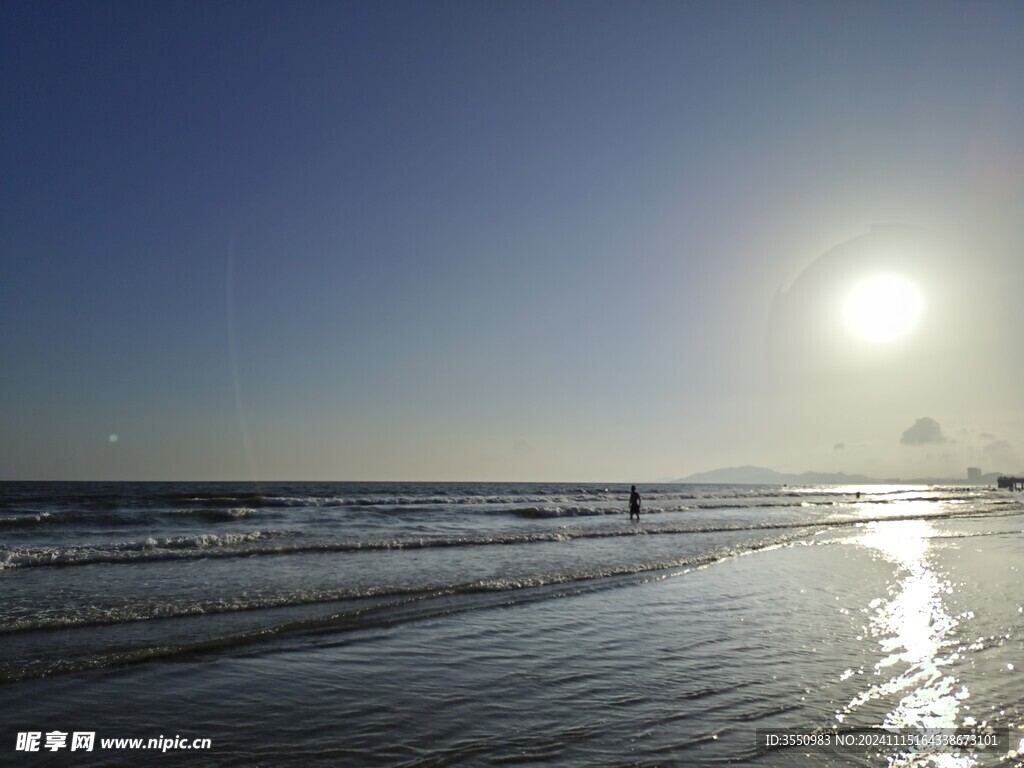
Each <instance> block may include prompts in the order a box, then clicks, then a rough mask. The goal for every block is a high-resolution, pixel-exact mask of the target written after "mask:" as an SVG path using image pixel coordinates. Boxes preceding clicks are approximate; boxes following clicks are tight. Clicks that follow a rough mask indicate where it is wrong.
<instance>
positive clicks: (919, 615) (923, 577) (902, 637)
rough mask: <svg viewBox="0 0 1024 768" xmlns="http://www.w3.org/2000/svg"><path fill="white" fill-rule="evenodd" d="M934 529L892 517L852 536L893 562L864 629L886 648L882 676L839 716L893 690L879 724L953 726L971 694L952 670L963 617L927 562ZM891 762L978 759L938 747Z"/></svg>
mask: <svg viewBox="0 0 1024 768" xmlns="http://www.w3.org/2000/svg"><path fill="white" fill-rule="evenodd" d="M933 533H934V529H933V528H932V525H931V523H929V522H928V521H927V520H922V519H915V520H893V521H883V522H873V523H870V524H868V525H867V526H865V532H864V533H863V534H862V535H861V536H859V537H858V538H857V539H856V543H857V544H859V545H861V546H864V547H867V548H869V549H871V550H872V551H874V552H875V553H877V555H878V556H880V557H882V558H884V559H885V560H888V561H889V562H891V563H893V564H894V565H895V566H896V571H895V574H896V579H895V581H894V583H893V584H892V585H891V586H890V588H889V590H888V595H887V596H886V597H880V598H876V599H875V600H873V601H871V603H870V604H869V606H868V607H869V609H870V612H869V616H870V621H869V626H868V631H869V632H870V634H871V635H872V636H874V637H875V638H877V641H878V644H879V647H880V649H881V650H882V652H883V654H885V655H884V656H883V657H882V659H881V660H880V661H878V662H877V663H876V664H875V668H874V674H875V675H876V676H879V677H882V678H883V679H884V680H885V681H884V682H881V683H878V684H876V685H873V686H871V687H870V688H869V689H868V690H866V691H863V692H862V693H860V694H858V695H857V696H856V697H854V698H853V699H852V700H851V701H850V703H849V704H848V705H847V706H846V707H845V708H844V709H843V710H841V711H840V712H837V713H836V719H837V720H839V721H840V722H843V721H845V720H847V718H848V717H849V716H850V715H851V714H852V713H853V712H855V711H856V710H858V709H860V708H861V707H862V706H863V705H865V704H868V703H869V702H872V701H876V702H877V701H883V700H893V699H895V698H896V697H897V696H898V697H900V698H899V701H898V703H896V704H895V706H893V707H892V709H890V711H889V712H888V713H887V714H886V715H885V717H884V720H883V722H882V723H880V724H879V725H881V726H882V727H884V728H901V729H917V730H922V731H928V730H935V729H952V728H955V727H956V726H957V718H958V716H959V714H960V709H961V706H962V704H963V702H964V701H965V700H966V699H967V698H968V697H969V696H970V692H969V691H968V689H967V686H965V685H963V684H961V683H960V682H959V681H958V680H957V678H956V675H955V674H954V671H953V666H954V664H955V662H956V661H957V659H958V658H959V650H958V639H957V636H956V629H957V627H958V625H959V623H960V622H959V619H958V618H957V617H954V616H951V615H950V614H949V613H948V612H947V611H946V608H945V605H944V602H943V597H944V595H946V594H948V593H950V592H952V589H953V587H952V584H951V583H950V582H949V581H946V580H943V579H942V577H941V576H940V575H939V574H937V573H936V572H935V571H934V570H933V569H932V567H931V564H930V562H929V557H928V555H929V552H928V550H929V546H930V541H931V536H932V535H933ZM888 762H889V765H891V766H919V765H935V766H951V767H952V766H957V768H967V767H968V766H974V765H976V764H977V761H976V760H975V759H974V758H973V757H971V756H969V755H963V754H955V753H950V752H943V751H927V752H914V753H906V752H901V753H897V754H894V755H890V756H889V757H888Z"/></svg>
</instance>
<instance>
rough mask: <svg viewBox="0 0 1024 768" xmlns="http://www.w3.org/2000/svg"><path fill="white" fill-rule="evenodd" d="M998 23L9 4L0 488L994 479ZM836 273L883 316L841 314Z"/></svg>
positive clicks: (1006, 83) (1019, 171)
mask: <svg viewBox="0 0 1024 768" xmlns="http://www.w3.org/2000/svg"><path fill="white" fill-rule="evenodd" d="M1022 29H1024V7H1022V6H1020V5H1019V4H1017V3H941V2H929V3H889V2H886V3H869V2H858V3H818V2H806V3H804V2H770V3H748V2H708V3H653V2H651V3H646V2H640V3H624V2H620V3H603V2H586V3H583V2H579V3H577V2H560V3H559V2H554V3H540V2H533V3H511V2H485V3H470V2H465V3H457V2H453V3H449V2H444V3H442V2H425V3H424V2H416V3H400V2H396V3H342V2H329V3H328V2H324V3H312V2H309V3H285V2H276V3H268V2H244V3H243V2H238V3H234V2H204V3H198V2H197V3H188V2H185V3H164V4H155V3H146V4H138V3H127V2H125V3H120V2H97V3H86V2H54V3H35V2H8V3H4V4H3V6H2V8H0V38H2V39H0V87H2V91H0V93H2V98H3V109H2V110H0V136H2V137H3V139H2V141H0V163H2V166H0V167H2V170H3V174H2V177H3V183H2V186H0V195H2V205H0V322H2V328H3V332H2V335H0V359H2V360H3V362H4V364H3V371H2V372H0V477H5V478H32V479H35V478H69V479H94V478H115V479H117V478H122V479H132V478H152V479H162V478H171V479H190V478H195V479H204V478H223V479H292V478H294V479H307V478H308V479H481V480H483V479H495V480H500V479H516V480H581V481H582V480H607V481H613V480H614V481H629V480H631V479H635V481H638V482H642V481H647V480H653V479H656V478H669V477H680V476H684V475H687V474H690V473H692V472H697V471H702V470H707V469H712V468H714V467H717V466H729V465H736V464H747V463H752V464H760V465H764V466H770V467H773V468H776V469H780V470H784V471H802V470H805V469H818V470H830V471H846V472H864V473H867V474H871V475H875V476H882V477H896V476H903V477H910V476H921V475H936V474H946V475H948V474H955V475H961V474H963V473H964V471H965V467H966V466H967V464H978V465H981V466H982V468H983V469H985V470H986V471H1018V470H1020V469H1021V468H1024V462H1022V461H1020V459H1019V457H1018V454H1017V452H1016V451H1017V448H1018V446H1021V445H1024V442H1022V441H1024V413H1022V411H1021V408H1020V400H1019V397H1018V395H1017V393H1018V392H1019V391H1021V390H1020V384H1021V383H1022V381H1021V379H1022V366H1021V364H1020V363H1018V362H1017V361H1016V360H1015V359H1014V357H1015V356H1012V355H1005V354H1004V353H1003V350H1004V349H1005V347H1006V345H1007V344H1014V343H1016V342H1017V341H1018V339H1017V335H1016V334H1017V329H1019V328H1020V327H1024V326H1022V324H1021V323H1020V320H1021V313H1020V311H1019V309H1018V307H1017V303H1018V302H1017V299H1018V295H1017V291H1016V290H1015V289H1014V287H1013V286H1014V285H1015V282H1019V280H1020V278H1021V277H1022V275H1021V262H1022V260H1021V256H1022V255H1024V254H1022V253H1021V245H1022V242H1024V238H1022V235H1024V231H1022V229H1024V227H1022V225H1021V223H1020V222H1024V216H1022V215H1021V214H1022V213H1024V211H1022V202H1024V100H1022V99H1021V98H1020V83H1019V74H1020V72H1022V71H1024V45H1021V30H1022ZM880 224H889V225H893V224H896V225H901V226H902V227H903V228H904V229H902V230H899V229H897V228H889V229H886V228H885V227H879V225H880ZM897 231H898V232H899V233H900V234H899V236H896V235H893V232H897ZM907 232H912V233H914V234H913V235H912V236H911V235H908V234H907ZM908 239H913V240H914V243H912V244H908ZM922 243H923V244H922ZM915 249H916V250H915ZM879 253H884V254H885V255H884V257H881V256H879V255H878V254H879ZM912 253H913V254H916V255H911V254H912ZM840 262H841V264H840ZM829 265H832V266H829ZM837 265H839V266H837ZM862 265H869V266H865V267H864V269H870V270H874V271H881V272H887V271H888V272H891V271H894V270H895V271H900V270H902V271H903V272H904V273H913V274H910V279H912V280H913V281H915V282H916V284H917V285H918V286H919V287H920V290H921V292H922V295H923V299H924V306H925V311H924V312H923V314H922V317H921V318H920V320H919V322H918V323H917V324H916V325H915V327H914V328H912V329H911V330H910V331H909V332H907V333H906V334H903V335H901V337H900V338H898V339H896V340H895V341H890V342H886V343H877V342H874V343H872V342H867V343H866V342H864V341H863V340H859V339H857V338H855V336H856V334H853V333H851V332H850V331H851V330H852V329H850V328H842V327H840V326H838V325H837V326H835V327H834V328H833V327H832V326H831V325H830V323H832V321H833V319H834V317H833V315H834V314H835V312H836V311H838V310H837V308H838V306H839V304H840V303H841V302H842V296H843V295H844V292H845V291H846V290H847V289H848V285H850V286H852V282H853V281H855V279H856V278H857V276H858V275H857V270H858V269H860V268H861V266H862ZM807 297H813V300H809V299H808V298H807ZM829 297H831V298H829ZM818 332H820V333H819V335H820V334H825V338H826V340H827V343H822V342H821V339H818V340H817V341H815V339H814V338H812V337H813V336H814V334H815V333H818ZM922 417H927V418H930V419H934V420H936V421H937V422H938V423H939V424H940V425H941V427H942V430H943V432H942V439H941V440H936V441H935V442H934V443H931V444H925V445H907V444H905V443H901V442H900V435H901V434H902V433H903V432H904V430H906V429H907V428H909V427H910V426H911V425H913V424H914V423H915V421H916V420H917V419H919V418H922ZM115 435H116V440H114V439H113V437H112V436H115Z"/></svg>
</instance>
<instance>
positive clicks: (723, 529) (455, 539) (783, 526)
mask: <svg viewBox="0 0 1024 768" xmlns="http://www.w3.org/2000/svg"><path fill="white" fill-rule="evenodd" d="M1022 513H1024V510H1022V509H1021V508H1019V507H1016V506H1014V507H1013V508H1007V509H1003V510H994V511H987V512H982V511H979V510H977V509H970V508H969V509H964V510H955V509H953V510H947V511H946V512H943V513H935V514H902V515H876V516H870V517H855V518H845V519H832V520H799V521H788V522H778V523H771V522H758V523H749V522H748V523H736V524H731V525H730V524H712V525H701V524H700V521H699V519H693V520H691V521H688V522H684V523H675V524H672V523H668V524H665V523H659V524H657V525H653V526H651V525H648V526H646V527H628V528H626V527H623V528H606V529H600V530H586V529H574V528H566V527H561V528H558V529H556V530H546V531H520V532H512V533H496V534H479V535H472V534H467V535H457V536H450V535H448V536H446V535H437V536H420V537H414V536H407V537H401V538H390V539H366V540H347V539H342V540H323V539H317V540H310V539H309V538H307V537H304V536H303V535H302V534H298V533H294V532H283V531H251V532H248V533H234V534H199V535H194V536H173V537H163V538H153V537H150V538H147V539H143V540H136V541H128V542H118V543H113V544H107V545H82V546H70V547H35V548H23V549H0V571H3V570H12V569H18V568H42V567H71V566H80V565H96V564H105V565H121V564H123V565H132V564H144V563H151V562H158V561H166V560H190V559H194V560H198V559H208V558H234V557H252V556H282V555H310V554H320V553H335V552H374V551H388V550H416V549H429V548H435V547H484V546H515V545H528V544H541V543H549V542H567V541H572V540H576V539H607V538H620V537H627V536H673V535H700V534H713V533H737V532H757V531H781V530H796V529H807V530H815V531H826V530H830V529H838V528H848V527H853V526H861V525H864V524H867V523H876V522H894V521H902V520H921V519H927V520H948V519H953V518H967V517H995V516H998V517H1002V516H1016V515H1020V514H1022Z"/></svg>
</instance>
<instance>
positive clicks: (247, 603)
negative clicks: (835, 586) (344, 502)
mask: <svg viewBox="0 0 1024 768" xmlns="http://www.w3.org/2000/svg"><path fill="white" fill-rule="evenodd" d="M797 538H802V534H787V535H782V536H775V537H769V538H765V539H761V540H758V541H756V542H751V543H749V544H747V545H743V546H731V547H721V548H718V549H716V550H713V551H709V552H705V553H701V554H698V555H690V556H686V557H679V558H676V559H670V560H659V561H651V562H644V563H636V564H630V565H621V566H612V567H606V568H598V569H593V570H587V571H578V572H561V573H552V574H542V575H531V576H524V577H508V578H494V579H483V580H478V581H472V582H463V583H457V584H448V585H435V586H428V587H422V588H415V587H403V586H387V585H381V586H375V587H367V588H363V589H360V590H343V589H339V590H324V591H307V592H298V593H291V594H281V595H270V596H263V597H252V598H236V599H233V600H218V601H206V602H196V603H192V604H181V605H159V606H157V605H154V606H149V607H143V606H139V607H135V608H109V609H104V608H91V609H84V610H83V609H80V610H79V612H78V613H68V614H65V615H49V616H46V617H42V616H33V617H25V618H22V619H18V620H16V621H15V622H13V623H11V624H8V625H7V626H5V627H3V628H2V629H0V632H3V633H7V634H9V633H15V632H25V631H50V630H60V631H65V630H69V629H82V628H88V627H100V626H110V625H122V624H134V623H139V622H145V621H150V620H157V619H174V618H188V617H196V616H216V615H218V614H228V613H237V612H243V611H260V610H272V609H278V608H301V607H304V606H316V605H327V604H330V603H337V602H341V601H351V600H357V601H366V600H375V601H376V602H373V603H370V604H365V603H364V604H360V605H356V606H354V607H349V608H348V609H346V610H343V611H340V612H339V611H333V612H331V613H328V614H327V615H317V616H312V617H307V618H302V619H298V620H292V621H289V622H286V623H283V624H277V625H272V626H267V627H261V628H259V629H255V630H251V631H246V632H242V633H239V634H233V635H229V636H220V637H205V638H202V639H199V640H196V641H193V642H185V643H180V644H174V645H156V646H147V647H139V648H126V649H121V650H118V651H115V652H112V653H99V654H94V655H89V656H86V657H84V658H75V659H67V658H61V659H56V660H51V661H32V662H28V663H23V664H20V665H17V666H14V665H12V666H8V667H6V668H4V667H2V666H0V683H8V682H15V681H17V680H23V679H26V678H33V677H43V676H49V675H54V674H68V673H74V672H81V671H84V670H88V669H98V668H106V667H114V666H124V665H127V664H134V663H139V662H143V661H150V660H155V659H169V658H175V657H181V656H185V655H189V654H194V653H200V652H208V651H213V650H223V649H230V648H234V647H240V646H243V645H249V644H252V643H257V642H266V641H269V640H274V639H279V638H281V637H285V636H289V635H296V634H302V633H322V632H336V631H342V630H345V629H349V628H356V627H366V626H367V625H374V624H378V625H392V624H395V623H398V622H405V621H410V620H420V619H423V618H427V617H429V616H433V615H449V614H451V613H453V612H456V611H464V610H472V609H475V608H480V607H491V606H495V605H501V606H508V605H509V604H511V603H514V602H526V601H532V600H540V599H549V598H554V597H563V596H566V595H568V594H579V593H581V592H583V591H587V590H594V589H602V588H612V587H615V586H618V585H621V584H622V583H623V581H622V579H626V582H625V583H638V581H639V582H643V581H649V580H652V579H658V580H660V579H664V578H667V577H669V576H679V575H683V574H685V573H688V572H690V571H692V570H695V569H700V568H706V567H709V566H712V565H714V564H716V563H719V562H722V561H724V560H726V559H728V558H732V557H738V556H742V555H747V554H751V553H753V552H757V551H763V550H767V549H773V548H778V547H784V546H787V545H788V544H790V543H791V542H792V541H793V540H794V539H797ZM446 599H454V600H457V601H460V602H457V603H451V602H444V601H445V600H446Z"/></svg>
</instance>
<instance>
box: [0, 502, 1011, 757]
mask: <svg viewBox="0 0 1024 768" xmlns="http://www.w3.org/2000/svg"><path fill="white" fill-rule="evenodd" d="M12 486H14V487H13V488H12ZM640 490H641V493H642V494H643V495H644V497H645V507H646V509H645V515H644V517H643V518H642V520H641V522H640V523H639V524H631V523H629V522H628V521H627V520H626V515H625V503H624V502H625V498H626V496H627V494H628V488H625V489H620V488H609V489H608V490H605V489H604V488H603V487H598V486H583V487H579V486H550V485H546V486H522V485H517V486H497V485H487V486H483V485H480V486H467V485H460V486H457V487H456V486H437V485H429V486H427V485H414V484H406V485H401V486H377V487H370V486H352V485H348V484H335V485H316V486H310V485H303V486H299V485H287V486H279V487H262V488H259V489H253V488H248V487H243V488H238V487H224V486H216V487H211V486H183V485H170V484H154V485H131V486H127V485H126V486H119V485H109V486H102V487H96V486H90V487H88V488H82V487H73V486H67V485H61V486H44V487H28V486H25V485H21V484H5V485H4V486H3V493H4V501H3V509H2V511H0V524H6V525H7V529H6V530H5V532H4V539H3V542H4V543H3V548H2V550H0V561H2V562H4V563H5V568H4V569H3V571H0V583H2V585H3V587H2V588H3V590H4V595H5V600H4V602H3V608H2V613H0V616H2V621H3V623H2V625H0V632H2V634H0V640H2V642H3V644H4V645H3V647H4V651H5V653H4V660H3V666H2V673H3V675H4V676H5V679H6V681H7V682H6V683H5V684H3V685H0V712H2V713H3V714H2V715H0V726H2V730H0V739H2V740H0V752H6V754H7V756H9V757H17V759H18V763H19V764H22V763H23V764H26V765H31V764H40V765H42V764H48V762H53V761H56V763H57V764H64V763H67V764H72V763H73V764H76V765H83V764H93V765H121V764H125V762H126V757H130V760H128V762H132V763H134V764H154V765H172V764H173V765H178V764H183V763H188V764H197V765H199V764H201V765H268V766H269V765H275V766H277V765H325V766H326V765H424V766H425V765H459V764H462V765H505V764H517V765H580V766H583V765H683V764H685V765H713V764H717V763H748V762H749V763H754V764H761V765H792V764H806V765H877V764H883V765H908V766H909V765H956V766H974V765H999V764H1013V759H1012V758H1008V757H1007V754H1006V753H1007V748H1008V747H1009V746H1013V745H1016V743H1017V741H1019V738H1020V736H1019V734H1015V735H1014V737H1013V738H1015V739H1016V740H1017V741H1014V743H1013V745H1009V744H1005V743H1004V744H1003V747H1004V748H1003V749H1002V750H1001V752H999V753H998V755H997V754H994V753H991V752H988V753H977V754H973V755H972V754H966V753H965V754H959V755H958V754H955V753H952V752H948V751H940V750H931V751H928V750H918V751H917V752H915V753H910V754H907V755H903V754H902V753H901V752H900V751H899V750H882V751H880V752H879V751H876V752H868V751H864V750H861V751H855V750H854V751H851V750H847V751H845V752H838V753H835V752H833V753H809V754H808V753H804V752H800V751H797V750H793V749H786V750H776V751H767V752H765V751H762V750H760V749H759V744H758V741H757V738H756V734H755V731H756V729H767V728H776V729H779V728H789V729H797V730H799V731H801V732H819V733H821V732H825V731H828V730H829V729H832V728H834V727H838V726H842V727H844V728H846V727H862V726H884V725H888V726H893V727H901V728H914V729H922V728H949V727H958V726H959V727H964V726H970V727H973V728H984V727H987V726H997V727H1010V728H1013V729H1020V728H1021V727H1022V722H1024V712H1022V699H1024V685H1021V682H1020V678H1019V674H1020V667H1021V665H1022V664H1024V655H1022V654H1021V651H1022V650H1024V645H1022V637H1024V635H1022V630H1024V612H1022V600H1024V599H1022V597H1021V592H1020V591H1019V583H1020V572H1019V569H1020V568H1021V567H1024V563H1022V559H1024V558H1022V556H1021V554H1020V542H1021V536H1022V529H1024V517H1022V516H1021V514H1022V509H1021V506H1020V505H1019V504H1018V503H1017V501H1016V499H1015V497H1014V496H1012V495H1009V494H1000V493H996V492H995V491H987V490H976V489H927V488H909V489H892V488H875V489H863V493H862V496H861V498H860V499H857V498H856V496H855V495H854V490H853V489H836V488H807V489H780V488H777V487H776V488H766V487H760V488H759V487H731V488H730V487H713V486H708V487H696V486H662V487H646V488H645V487H641V488H640ZM83 491H84V492H83ZM257 491H258V492H257ZM48 493H49V496H48V495H47V494H48ZM76 494H78V497H80V498H81V499H84V501H82V500H79V501H76ZM243 500H244V501H246V502H247V503H248V506H245V507H243V506H241V503H242V501H243ZM236 504H238V505H239V506H237V507H236V506H235V505H236ZM214 505H216V506H214ZM199 507H202V508H203V509H216V510H227V511H228V512H227V513H226V514H219V513H218V514H205V513H204V514H195V513H194V512H193V511H192V510H194V509H196V508H199ZM242 508H244V509H246V510H247V511H246V512H245V513H244V514H243V513H236V512H235V510H236V509H242ZM182 510H188V512H187V513H183V512H182ZM32 518H38V520H37V521H36V522H32V521H31V519H32ZM54 729H56V730H60V731H66V732H69V733H71V732H75V731H79V732H95V733H96V734H97V739H100V738H103V737H145V738H149V737H157V736H166V737H174V736H182V737H185V738H187V739H192V738H209V739H210V740H211V742H212V746H211V749H209V750H204V751H202V752H199V751H194V752H189V751H184V750H177V751H172V752H170V753H167V754H160V753H157V752H152V751H149V752H147V751H144V750H139V751H132V752H129V751H126V750H116V749H101V748H99V745H97V748H96V749H95V750H94V751H93V752H91V753H88V754H86V753H83V752H81V751H76V752H74V753H72V752H70V750H64V751H63V752H62V751H57V752H53V753H49V752H46V751H45V750H43V751H41V752H40V753H38V754H31V753H26V752H19V751H16V750H15V745H16V739H17V734H18V733H24V732H33V731H38V732H41V733H46V732H49V731H52V730H54Z"/></svg>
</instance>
